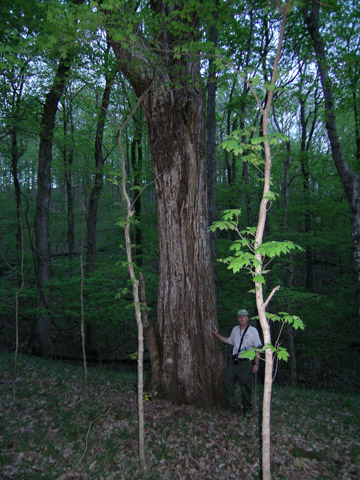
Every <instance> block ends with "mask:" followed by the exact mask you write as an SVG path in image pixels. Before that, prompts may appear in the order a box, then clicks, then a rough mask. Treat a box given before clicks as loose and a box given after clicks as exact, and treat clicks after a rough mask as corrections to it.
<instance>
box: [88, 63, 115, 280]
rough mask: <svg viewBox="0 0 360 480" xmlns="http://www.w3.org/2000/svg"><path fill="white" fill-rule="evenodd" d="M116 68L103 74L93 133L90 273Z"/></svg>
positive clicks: (89, 236)
mask: <svg viewBox="0 0 360 480" xmlns="http://www.w3.org/2000/svg"><path fill="white" fill-rule="evenodd" d="M115 75H116V69H113V71H112V72H111V73H110V74H108V75H105V81H106V83H105V88H104V91H103V95H102V100H101V105H100V111H99V116H98V122H97V126H96V135H95V154H94V156H95V177H94V184H93V186H92V188H91V191H90V196H89V202H88V215H87V253H86V266H85V273H86V274H87V275H89V274H91V273H92V272H93V271H94V269H95V257H96V241H97V219H98V216H97V215H98V205H99V198H100V195H101V191H102V187H103V166H104V162H105V160H106V158H105V157H104V155H103V139H104V128H105V120H106V115H107V111H108V107H109V100H110V93H111V88H112V85H113V82H114V79H115Z"/></svg>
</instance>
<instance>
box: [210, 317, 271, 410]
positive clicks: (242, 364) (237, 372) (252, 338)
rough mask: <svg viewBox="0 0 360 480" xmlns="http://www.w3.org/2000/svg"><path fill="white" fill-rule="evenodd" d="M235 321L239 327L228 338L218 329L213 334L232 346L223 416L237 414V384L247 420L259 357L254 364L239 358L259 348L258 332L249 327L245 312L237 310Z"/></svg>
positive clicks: (226, 374)
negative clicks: (226, 405) (225, 410)
mask: <svg viewBox="0 0 360 480" xmlns="http://www.w3.org/2000/svg"><path fill="white" fill-rule="evenodd" d="M237 319H238V322H239V326H236V327H234V328H233V329H232V332H231V335H230V337H228V338H226V337H223V336H222V335H220V333H219V331H218V329H217V328H216V327H214V329H213V333H214V335H215V336H216V337H217V338H219V339H220V340H221V341H222V342H224V343H227V344H229V345H233V351H232V361H230V362H229V363H228V366H227V369H226V373H225V378H224V386H225V394H226V399H227V402H228V406H229V410H228V411H227V412H226V413H225V416H230V415H232V414H234V413H237V412H238V410H239V407H238V405H237V403H236V400H235V384H236V381H238V382H239V384H240V388H241V393H242V403H243V407H244V414H245V416H246V417H247V418H251V417H252V402H251V388H252V381H253V375H252V374H253V373H257V371H258V369H259V360H260V355H259V354H258V353H256V357H255V363H254V364H252V362H251V361H250V360H249V359H247V358H241V352H245V351H246V350H249V349H251V348H261V346H262V343H261V340H260V336H259V332H258V331H257V330H256V328H255V327H250V326H249V314H248V312H247V310H239V311H238V315H237Z"/></svg>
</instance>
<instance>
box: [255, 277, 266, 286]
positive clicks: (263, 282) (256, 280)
mask: <svg viewBox="0 0 360 480" xmlns="http://www.w3.org/2000/svg"><path fill="white" fill-rule="evenodd" d="M253 280H254V282H257V283H261V284H265V278H264V276H263V275H255V276H254V278H253Z"/></svg>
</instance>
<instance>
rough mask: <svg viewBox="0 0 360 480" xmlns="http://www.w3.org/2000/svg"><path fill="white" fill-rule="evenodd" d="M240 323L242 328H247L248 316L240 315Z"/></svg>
mask: <svg viewBox="0 0 360 480" xmlns="http://www.w3.org/2000/svg"><path fill="white" fill-rule="evenodd" d="M238 322H239V325H240V328H245V327H246V325H247V322H248V316H247V315H239V316H238Z"/></svg>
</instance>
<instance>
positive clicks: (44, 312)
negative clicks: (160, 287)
mask: <svg viewBox="0 0 360 480" xmlns="http://www.w3.org/2000/svg"><path fill="white" fill-rule="evenodd" d="M69 71H70V58H66V59H62V60H60V61H59V65H58V68H57V71H56V74H55V78H54V81H53V84H52V87H51V89H50V91H49V93H48V94H47V96H46V99H45V105H44V111H43V116H42V121H41V131H40V146H39V167H38V191H37V199H36V213H35V257H36V273H37V281H38V287H39V314H38V315H37V318H36V319H35V323H34V328H33V336H32V342H33V345H32V349H33V351H36V352H37V353H39V354H41V355H43V356H48V355H49V354H50V346H51V343H50V336H49V315H48V309H49V301H50V291H49V285H48V284H49V282H50V278H51V261H50V229H49V211H50V195H51V162H52V147H53V136H54V127H55V117H56V112H57V109H58V104H59V100H60V97H61V95H62V92H63V89H64V85H65V82H66V80H67V77H68V74H69Z"/></svg>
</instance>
